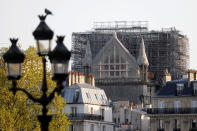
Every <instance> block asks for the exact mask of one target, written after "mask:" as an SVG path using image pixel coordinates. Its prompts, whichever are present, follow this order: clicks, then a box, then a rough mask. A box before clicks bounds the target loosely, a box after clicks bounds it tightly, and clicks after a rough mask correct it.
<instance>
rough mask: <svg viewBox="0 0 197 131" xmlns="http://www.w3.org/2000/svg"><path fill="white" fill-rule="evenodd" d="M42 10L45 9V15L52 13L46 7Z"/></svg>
mask: <svg viewBox="0 0 197 131" xmlns="http://www.w3.org/2000/svg"><path fill="white" fill-rule="evenodd" d="M44 11H45V13H46V15H53V14H52V12H51V11H50V10H48V9H45V10H44Z"/></svg>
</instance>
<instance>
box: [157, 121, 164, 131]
mask: <svg viewBox="0 0 197 131" xmlns="http://www.w3.org/2000/svg"><path fill="white" fill-rule="evenodd" d="M158 128H159V129H162V128H163V120H158Z"/></svg>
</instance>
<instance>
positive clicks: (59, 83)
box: [48, 81, 64, 103]
mask: <svg viewBox="0 0 197 131" xmlns="http://www.w3.org/2000/svg"><path fill="white" fill-rule="evenodd" d="M63 88H64V86H63V85H62V81H58V82H57V87H56V88H55V89H54V90H53V92H51V94H50V95H49V96H48V103H49V102H51V101H52V99H53V98H54V96H55V92H57V93H58V95H60V93H61V91H62V89H63Z"/></svg>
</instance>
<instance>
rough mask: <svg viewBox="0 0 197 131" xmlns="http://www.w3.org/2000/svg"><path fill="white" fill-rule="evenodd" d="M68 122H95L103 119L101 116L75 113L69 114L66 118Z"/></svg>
mask: <svg viewBox="0 0 197 131" xmlns="http://www.w3.org/2000/svg"><path fill="white" fill-rule="evenodd" d="M68 119H69V120H97V121H103V120H104V117H103V116H101V115H95V114H84V113H77V114H70V115H69V116H68Z"/></svg>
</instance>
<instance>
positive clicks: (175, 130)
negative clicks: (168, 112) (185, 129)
mask: <svg viewBox="0 0 197 131" xmlns="http://www.w3.org/2000/svg"><path fill="white" fill-rule="evenodd" d="M173 131H181V129H180V128H174V129H173Z"/></svg>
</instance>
